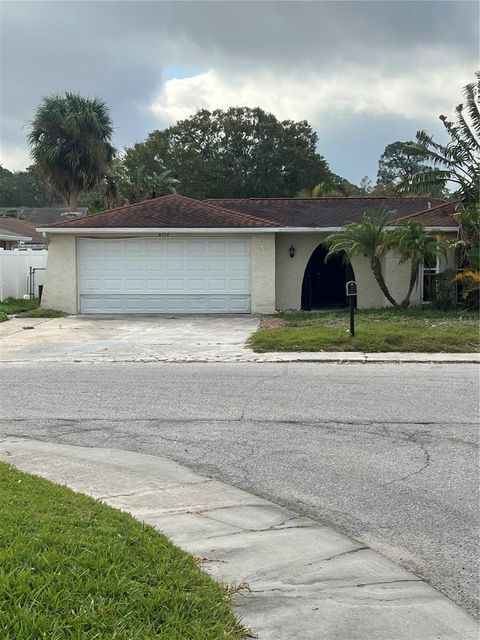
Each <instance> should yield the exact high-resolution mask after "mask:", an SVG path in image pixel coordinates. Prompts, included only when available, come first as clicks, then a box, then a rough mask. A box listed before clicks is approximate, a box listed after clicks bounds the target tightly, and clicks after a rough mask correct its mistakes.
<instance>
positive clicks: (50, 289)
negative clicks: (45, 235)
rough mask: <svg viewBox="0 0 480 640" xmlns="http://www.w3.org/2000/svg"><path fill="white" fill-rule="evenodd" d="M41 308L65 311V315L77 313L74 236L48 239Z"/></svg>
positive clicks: (58, 236) (54, 236) (53, 236)
mask: <svg viewBox="0 0 480 640" xmlns="http://www.w3.org/2000/svg"><path fill="white" fill-rule="evenodd" d="M42 307H43V308H44V309H57V310H58V311H65V313H77V252H76V242H75V236H70V235H52V236H50V238H49V242H48V258H47V271H46V274H45V286H44V288H43V296H42Z"/></svg>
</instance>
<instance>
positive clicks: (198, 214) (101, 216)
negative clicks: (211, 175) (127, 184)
mask: <svg viewBox="0 0 480 640" xmlns="http://www.w3.org/2000/svg"><path fill="white" fill-rule="evenodd" d="M49 226H50V227H51V228H58V227H68V228H70V227H71V228H82V227H84V228H142V227H143V228H149V227H152V228H157V229H160V228H176V229H182V228H183V229H188V228H198V229H209V228H216V227H217V228H226V229H228V228H245V227H274V226H275V224H274V223H273V222H272V221H271V220H264V219H262V218H259V217H257V216H255V217H253V216H250V215H248V214H244V213H239V212H237V211H231V210H230V211H229V210H228V209H225V208H223V207H221V206H219V205H215V204H212V203H210V202H203V201H201V200H193V199H192V198H186V197H185V196H181V195H179V194H177V193H175V194H172V195H168V196H161V197H159V198H154V199H152V200H145V201H144V202H137V203H135V204H130V205H127V206H125V207H118V208H117V209H110V210H109V211H104V212H102V213H96V214H94V215H91V216H86V217H85V218H77V219H75V220H65V221H64V222H58V223H57V224H53V225H49Z"/></svg>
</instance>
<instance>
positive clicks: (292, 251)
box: [288, 244, 295, 258]
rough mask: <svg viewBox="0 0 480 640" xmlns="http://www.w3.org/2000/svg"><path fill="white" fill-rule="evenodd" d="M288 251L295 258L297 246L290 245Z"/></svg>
mask: <svg viewBox="0 0 480 640" xmlns="http://www.w3.org/2000/svg"><path fill="white" fill-rule="evenodd" d="M288 253H289V254H290V258H293V257H294V255H295V247H294V246H293V244H291V245H290V247H289V248H288Z"/></svg>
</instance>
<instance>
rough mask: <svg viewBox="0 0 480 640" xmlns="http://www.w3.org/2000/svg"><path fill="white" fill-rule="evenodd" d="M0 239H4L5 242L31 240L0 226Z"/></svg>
mask: <svg viewBox="0 0 480 640" xmlns="http://www.w3.org/2000/svg"><path fill="white" fill-rule="evenodd" d="M0 240H6V241H7V242H21V241H23V242H26V241H27V240H31V238H30V237H28V236H22V235H20V234H18V233H12V232H11V231H7V230H6V229H1V228H0Z"/></svg>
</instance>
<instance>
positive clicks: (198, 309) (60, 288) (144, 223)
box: [38, 194, 458, 314]
mask: <svg viewBox="0 0 480 640" xmlns="http://www.w3.org/2000/svg"><path fill="white" fill-rule="evenodd" d="M381 205H384V206H386V207H387V209H389V210H392V211H394V212H395V220H392V225H395V224H396V223H397V222H398V220H399V219H402V218H404V217H410V218H415V219H417V220H420V221H422V222H423V223H424V224H425V225H426V226H427V227H429V228H431V229H432V230H433V229H435V230H437V229H438V230H441V231H442V232H443V233H444V234H447V235H452V236H454V235H455V234H456V233H457V231H458V227H457V224H456V222H455V220H454V218H452V213H453V212H454V209H455V203H451V202H444V201H442V200H439V199H433V198H431V199H428V198H340V197H338V198H307V199H301V198H280V199H278V198H258V199H242V200H208V201H200V200H193V199H191V198H185V197H183V196H180V195H178V194H174V195H169V196H163V197H160V198H155V199H153V200H147V201H145V202H140V203H136V204H132V205H129V206H125V207H121V208H118V209H112V210H110V211H106V212H103V213H97V214H95V215H92V216H86V217H82V218H78V219H76V220H68V221H64V222H60V223H57V224H54V225H52V226H49V227H44V228H39V229H38V231H40V232H42V233H44V234H46V237H47V239H48V241H49V259H48V267H47V274H46V283H45V289H44V296H43V301H42V304H43V305H44V306H45V307H51V308H55V309H59V310H62V311H65V312H67V313H106V314H110V313H113V314H116V313H128V314H152V313H153V314H154V313H272V312H274V311H275V310H283V309H316V308H328V307H336V306H342V305H344V304H345V301H346V299H345V282H346V280H348V279H355V280H356V282H357V285H358V306H359V307H364V308H365V307H382V306H386V305H387V302H386V300H385V298H384V296H383V293H382V292H381V290H380V288H379V287H378V284H377V282H376V281H375V279H374V277H373V275H372V273H371V270H370V267H369V263H368V260H367V258H366V257H363V256H360V257H357V258H355V259H354V260H353V261H352V264H351V266H347V265H346V264H345V263H344V262H343V261H342V259H341V257H338V258H334V259H332V260H330V261H329V262H328V263H325V262H324V258H325V253H326V252H325V248H324V247H323V245H322V241H323V240H324V239H325V237H326V236H327V235H328V234H329V233H331V232H333V231H336V230H338V229H339V228H340V227H341V226H342V225H344V224H346V223H347V222H356V221H358V220H360V218H361V216H362V214H363V213H364V211H365V210H366V209H367V208H371V207H374V208H377V207H379V206H381ZM450 259H451V257H450V258H449V260H450ZM383 266H384V273H385V279H386V282H387V285H388V286H389V288H390V290H391V292H392V294H393V295H394V296H397V298H402V297H403V295H404V294H405V292H406V290H407V288H408V280H409V265H408V264H403V265H401V264H399V261H398V258H397V257H396V256H395V255H394V254H389V255H387V256H386V258H385V259H384V265H383ZM443 268H444V265H438V269H443ZM421 300H422V278H420V279H419V285H418V286H417V288H416V290H415V291H414V294H413V296H412V303H413V304H419V303H420V302H421Z"/></svg>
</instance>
